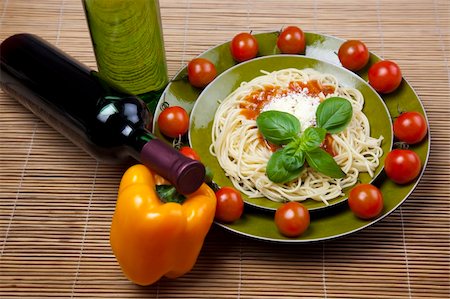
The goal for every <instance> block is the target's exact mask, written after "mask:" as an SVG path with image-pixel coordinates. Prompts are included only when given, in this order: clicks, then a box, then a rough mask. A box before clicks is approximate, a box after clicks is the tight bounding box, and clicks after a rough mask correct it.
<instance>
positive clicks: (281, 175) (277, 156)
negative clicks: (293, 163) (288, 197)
mask: <svg viewBox="0 0 450 299" xmlns="http://www.w3.org/2000/svg"><path fill="white" fill-rule="evenodd" d="M286 157H289V156H287V155H286V154H285V153H284V151H283V150H278V151H276V152H275V153H273V154H272V156H271V157H270V159H269V162H268V163H267V168H266V174H267V177H268V178H269V180H271V181H272V182H274V183H287V182H289V181H292V180H293V179H295V178H297V177H298V176H299V175H300V172H301V171H302V167H300V168H298V169H292V170H289V169H287V168H286V167H285V165H284V164H285V163H284V160H285V159H286Z"/></svg>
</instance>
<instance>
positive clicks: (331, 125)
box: [316, 97, 353, 134]
mask: <svg viewBox="0 0 450 299" xmlns="http://www.w3.org/2000/svg"><path fill="white" fill-rule="evenodd" d="M352 115H353V108H352V104H350V102H349V101H348V100H346V99H344V98H341V97H332V98H329V99H326V100H325V101H323V102H322V103H320V105H319V106H318V107H317V110H316V122H317V126H318V127H319V128H324V129H326V130H327V131H328V132H330V133H332V134H336V133H339V132H342V131H343V130H344V129H345V127H347V125H348V123H349V122H350V120H351V119H352Z"/></svg>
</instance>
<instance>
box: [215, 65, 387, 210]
mask: <svg viewBox="0 0 450 299" xmlns="http://www.w3.org/2000/svg"><path fill="white" fill-rule="evenodd" d="M263 73H264V75H262V76H259V77H257V78H254V79H253V80H251V81H250V82H243V83H242V84H241V86H240V87H239V88H237V89H236V90H235V91H234V92H233V93H231V94H230V95H229V96H228V97H227V98H226V99H224V100H223V101H222V102H221V104H220V105H219V107H218V109H217V111H216V115H215V118H214V123H213V127H212V144H211V147H210V151H211V153H212V154H213V155H215V156H216V157H217V159H218V161H219V164H220V165H221V167H222V168H223V169H224V171H225V174H226V175H227V176H228V177H229V178H230V180H231V181H232V183H233V185H234V186H235V187H236V188H237V189H238V190H240V191H241V192H243V193H244V194H246V195H247V196H249V197H250V198H254V197H266V198H268V199H270V200H273V201H278V202H284V201H303V200H305V199H308V198H311V199H313V200H317V201H323V202H324V203H325V204H328V200H331V199H333V198H336V197H339V196H341V195H342V194H343V192H342V189H344V188H346V187H349V186H352V185H354V184H355V183H356V182H357V179H358V175H359V173H360V172H368V173H369V175H370V176H372V177H373V175H374V170H375V169H376V168H377V166H378V165H379V157H381V156H382V154H383V151H382V149H381V147H380V145H381V142H382V139H383V137H382V136H380V137H379V138H373V137H371V136H370V125H369V121H368V119H367V117H366V116H365V115H364V113H363V112H362V108H363V105H364V98H363V96H362V94H361V92H359V91H358V90H357V89H354V88H347V87H342V86H340V85H339V83H338V81H337V79H336V78H335V77H334V76H332V75H330V74H323V73H320V72H318V71H315V70H313V69H303V70H298V69H293V68H291V69H283V70H280V71H275V72H272V73H267V72H263ZM334 96H339V97H343V98H345V99H347V100H348V101H349V102H350V103H351V104H352V107H353V116H352V119H351V121H350V123H349V125H348V126H347V127H346V128H345V129H344V131H342V132H340V133H338V134H333V135H327V137H326V138H325V141H324V143H323V144H322V148H323V149H325V150H326V151H327V152H328V153H330V154H331V155H332V156H333V157H334V159H335V161H336V162H337V164H338V165H339V166H340V167H341V169H342V170H343V171H344V172H345V173H346V176H345V177H344V178H341V179H333V178H330V177H328V176H326V175H323V174H321V173H319V172H316V171H315V170H313V169H312V168H310V167H305V168H304V169H303V171H302V172H301V173H300V175H299V177H298V178H297V179H294V180H293V181H290V182H288V183H284V184H278V183H274V182H272V181H270V180H269V178H268V177H267V175H266V166H267V162H268V160H269V159H270V156H271V155H272V153H273V152H274V151H276V150H277V149H278V147H277V146H275V145H273V144H270V143H268V142H267V141H266V140H265V139H264V138H263V137H262V135H261V134H260V133H259V131H258V128H257V126H256V118H257V117H258V115H259V114H260V113H261V112H262V111H268V110H278V111H284V112H288V113H291V114H293V115H295V116H296V117H297V118H298V119H299V121H300V124H301V130H302V131H304V130H305V129H306V128H307V127H308V126H315V111H316V109H317V106H318V105H319V104H320V102H322V101H326V99H327V98H329V97H334Z"/></svg>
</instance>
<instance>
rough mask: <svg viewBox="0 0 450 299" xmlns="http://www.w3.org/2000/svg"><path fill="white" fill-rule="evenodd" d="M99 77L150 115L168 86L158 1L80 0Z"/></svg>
mask: <svg viewBox="0 0 450 299" xmlns="http://www.w3.org/2000/svg"><path fill="white" fill-rule="evenodd" d="M83 5H84V10H85V14H86V19H87V22H88V26H89V31H90V34H91V39H92V44H93V47H94V52H95V57H96V60H97V66H98V71H99V75H100V76H101V77H102V78H103V79H104V80H107V81H109V82H111V83H113V84H114V85H117V86H120V87H121V88H123V89H124V90H126V91H127V92H128V93H130V94H134V95H137V96H139V97H140V98H141V99H142V100H144V102H145V103H146V104H147V106H148V108H149V109H150V111H151V112H154V109H155V107H156V104H157V101H158V99H159V97H160V95H161V93H162V91H163V90H164V88H165V86H166V85H167V83H168V81H169V80H168V75H167V63H166V57H165V50H164V40H163V34H162V26H161V16H160V10H159V2H158V0H83Z"/></svg>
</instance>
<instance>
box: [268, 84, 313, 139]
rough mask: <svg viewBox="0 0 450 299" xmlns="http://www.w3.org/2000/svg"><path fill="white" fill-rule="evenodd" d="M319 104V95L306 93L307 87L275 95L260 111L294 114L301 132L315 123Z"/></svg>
mask: <svg viewBox="0 0 450 299" xmlns="http://www.w3.org/2000/svg"><path fill="white" fill-rule="evenodd" d="M319 104H320V98H319V97H312V96H309V95H308V89H307V88H304V89H303V90H302V92H291V93H287V94H286V95H282V96H276V97H274V98H273V99H272V100H271V101H270V102H268V103H267V104H266V105H265V106H264V107H263V109H262V110H261V111H270V110H276V111H282V112H287V113H290V114H292V115H294V116H295V117H296V118H297V119H298V120H299V121H300V128H301V131H302V132H303V131H304V130H305V129H306V128H308V127H311V126H315V125H316V110H317V107H318V106H319Z"/></svg>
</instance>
